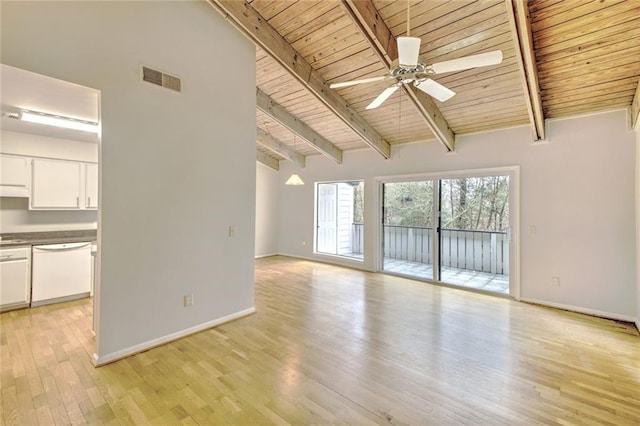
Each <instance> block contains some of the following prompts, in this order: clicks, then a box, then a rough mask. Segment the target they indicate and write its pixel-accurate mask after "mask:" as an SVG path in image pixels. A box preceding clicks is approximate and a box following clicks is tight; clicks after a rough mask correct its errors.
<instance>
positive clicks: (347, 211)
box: [315, 181, 364, 260]
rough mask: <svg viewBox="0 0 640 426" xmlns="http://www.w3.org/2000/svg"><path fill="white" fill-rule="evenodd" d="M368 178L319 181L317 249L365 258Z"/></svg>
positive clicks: (339, 254) (322, 252)
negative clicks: (362, 179)
mask: <svg viewBox="0 0 640 426" xmlns="http://www.w3.org/2000/svg"><path fill="white" fill-rule="evenodd" d="M363 207H364V182H362V181H347V182H329V183H317V184H316V238H315V252H316V253H319V254H330V255H336V256H344V257H348V258H351V259H356V260H362V259H363V254H364V251H363V248H364V208H363Z"/></svg>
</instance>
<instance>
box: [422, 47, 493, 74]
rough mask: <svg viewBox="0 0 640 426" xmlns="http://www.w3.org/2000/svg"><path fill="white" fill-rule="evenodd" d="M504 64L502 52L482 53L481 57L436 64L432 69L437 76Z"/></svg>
mask: <svg viewBox="0 0 640 426" xmlns="http://www.w3.org/2000/svg"><path fill="white" fill-rule="evenodd" d="M501 62H502V51H501V50H494V51H492V52H487V53H481V54H479V55H471V56H465V57H464V58H458V59H452V60H450V61H443V62H436V63H435V64H432V65H431V68H432V69H433V71H434V72H435V73H436V74H442V73H445V72H454V71H462V70H468V69H470V68H478V67H486V66H487V65H497V64H499V63H501Z"/></svg>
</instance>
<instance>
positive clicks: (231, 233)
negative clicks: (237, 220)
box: [229, 225, 236, 237]
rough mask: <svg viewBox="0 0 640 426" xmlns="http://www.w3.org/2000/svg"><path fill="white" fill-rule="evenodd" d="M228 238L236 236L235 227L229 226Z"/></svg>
mask: <svg viewBox="0 0 640 426" xmlns="http://www.w3.org/2000/svg"><path fill="white" fill-rule="evenodd" d="M229 236H230V237H235V236H236V226H235V225H231V226H229Z"/></svg>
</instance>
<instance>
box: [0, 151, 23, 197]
mask: <svg viewBox="0 0 640 426" xmlns="http://www.w3.org/2000/svg"><path fill="white" fill-rule="evenodd" d="M27 171H28V160H27V159H26V158H24V157H15V156H11V155H0V196H4V197H28V196H29V189H28V179H27V176H28V174H27Z"/></svg>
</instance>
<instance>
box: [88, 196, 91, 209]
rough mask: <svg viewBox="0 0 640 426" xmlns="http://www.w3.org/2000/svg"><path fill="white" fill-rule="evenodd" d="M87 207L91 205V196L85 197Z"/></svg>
mask: <svg viewBox="0 0 640 426" xmlns="http://www.w3.org/2000/svg"><path fill="white" fill-rule="evenodd" d="M87 207H91V196H89V197H87Z"/></svg>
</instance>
